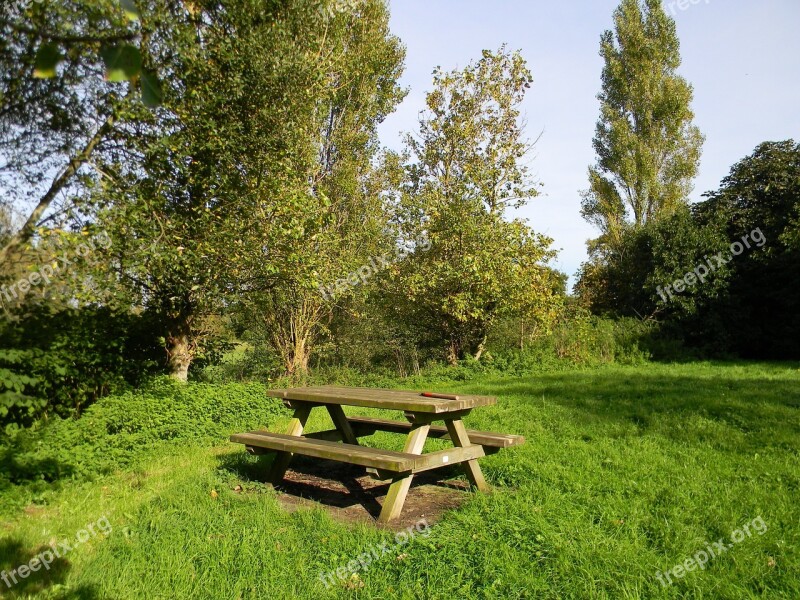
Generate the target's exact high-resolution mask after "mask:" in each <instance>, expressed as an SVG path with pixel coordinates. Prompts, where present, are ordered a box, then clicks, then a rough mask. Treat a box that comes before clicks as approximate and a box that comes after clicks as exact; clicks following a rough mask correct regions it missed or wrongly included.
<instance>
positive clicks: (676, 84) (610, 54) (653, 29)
mask: <svg viewBox="0 0 800 600" xmlns="http://www.w3.org/2000/svg"><path fill="white" fill-rule="evenodd" d="M614 24H615V28H614V31H613V32H612V31H606V32H605V33H604V34H603V36H602V39H601V43H600V55H601V56H602V57H603V60H604V61H605V66H604V68H603V87H602V92H601V93H600V95H599V96H598V99H599V100H600V119H599V121H598V123H597V129H596V133H595V137H594V148H595V151H596V152H597V164H596V165H595V166H593V167H590V168H589V189H588V191H586V192H584V194H583V203H582V214H583V216H584V218H585V219H586V220H587V221H589V222H590V223H592V224H593V225H595V226H597V227H598V228H599V230H600V232H601V237H600V239H599V240H598V242H597V244H599V245H601V246H602V245H614V244H617V243H619V242H620V241H621V239H622V237H623V235H624V233H625V231H626V230H627V229H628V228H630V227H634V228H637V227H641V226H643V225H644V224H645V223H647V222H648V221H650V220H653V219H658V218H660V217H661V216H664V215H669V214H671V213H672V212H674V211H675V210H676V209H677V208H678V207H679V206H680V205H682V204H683V203H685V202H686V200H687V196H688V194H689V192H690V191H691V181H692V179H693V178H694V176H695V175H696V174H697V168H698V164H699V160H700V150H701V146H702V142H703V137H702V135H701V134H700V131H699V130H698V128H697V127H695V126H694V125H692V119H693V118H694V115H693V113H692V110H691V108H690V105H691V101H692V87H691V86H690V85H689V84H688V83H687V82H686V81H685V80H684V79H683V78H682V77H680V76H679V75H677V69H678V67H679V66H680V62H681V59H680V51H679V50H680V45H679V42H678V37H677V34H676V31H675V22H674V21H673V20H672V19H671V18H670V17H669V16H668V15H667V14H666V12H665V11H664V8H663V6H662V2H661V1H660V0H622V3H621V4H620V6H619V7H618V8H617V10H616V12H615V13H614ZM595 248H596V246H595ZM593 249H594V248H593Z"/></svg>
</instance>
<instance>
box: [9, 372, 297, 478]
mask: <svg viewBox="0 0 800 600" xmlns="http://www.w3.org/2000/svg"><path fill="white" fill-rule="evenodd" d="M284 412H285V409H284V408H283V405H282V404H281V403H280V402H279V401H277V400H274V399H268V398H267V397H266V396H265V394H264V386H263V385H262V384H256V383H251V384H228V385H224V386H222V385H211V384H200V383H190V384H187V385H181V384H178V383H175V382H173V381H172V380H170V379H168V378H158V379H155V380H153V381H152V382H150V383H148V384H147V385H146V386H144V387H143V388H142V389H141V390H138V391H128V392H124V393H122V394H118V395H113V396H108V397H105V398H102V399H101V400H99V401H98V402H97V403H95V404H94V405H93V406H91V407H89V408H88V409H87V410H86V411H85V412H84V414H83V415H82V416H81V417H80V418H61V417H56V418H53V419H51V420H48V421H46V422H44V421H43V422H39V423H37V424H36V425H35V426H34V427H32V428H30V429H27V430H20V431H17V432H15V433H14V434H12V435H11V436H9V437H7V438H6V440H5V444H4V446H0V456H2V461H1V462H0V464H1V465H2V466H0V479H5V480H6V483H7V484H8V483H21V482H24V481H35V480H40V481H46V482H52V481H56V480H59V479H63V478H77V479H89V478H92V477H93V476H95V475H102V474H105V473H108V472H111V471H113V470H115V469H120V468H124V467H125V466H126V465H129V464H131V463H133V462H134V461H136V460H137V459H138V458H139V457H140V456H142V455H145V454H147V453H148V452H149V451H150V450H152V449H154V448H156V447H157V446H159V445H162V444H164V443H167V442H169V441H180V443H181V444H198V445H202V444H213V443H218V442H220V441H222V440H225V439H226V438H227V436H228V435H230V434H231V433H233V432H234V431H235V430H240V429H255V428H259V427H262V426H267V425H269V424H270V423H271V422H272V421H273V420H274V419H275V418H276V416H278V415H280V414H283V413H284Z"/></svg>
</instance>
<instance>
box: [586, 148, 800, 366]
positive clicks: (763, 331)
mask: <svg viewBox="0 0 800 600" xmlns="http://www.w3.org/2000/svg"><path fill="white" fill-rule="evenodd" d="M707 196H708V199H707V200H705V201H704V202H700V203H698V204H696V205H694V206H693V207H692V209H691V211H690V210H688V209H680V210H677V211H676V212H674V213H673V214H672V215H670V216H665V217H662V218H661V219H659V220H658V221H655V222H650V223H647V224H645V225H644V226H642V227H641V228H639V229H638V230H635V231H633V230H632V231H627V232H626V233H625V234H623V235H622V236H621V238H620V241H619V243H618V244H617V246H616V247H614V248H605V249H604V250H603V252H602V253H600V252H598V253H596V254H595V255H594V256H593V257H592V259H591V260H590V261H589V262H588V263H586V264H584V265H583V267H582V270H581V275H580V279H579V281H578V284H577V286H576V291H577V292H578V294H579V296H580V298H581V301H582V302H583V304H584V305H585V306H587V307H589V308H591V310H592V311H593V312H595V313H598V314H605V315H610V316H620V315H622V316H634V315H636V316H640V317H646V318H653V319H657V320H658V321H659V322H660V323H661V324H662V327H661V328H660V334H663V335H664V336H665V338H666V339H667V340H682V342H683V343H684V344H685V345H687V346H688V347H690V348H697V349H702V350H703V351H704V352H705V353H707V354H711V355H716V356H724V355H738V356H743V357H759V358H796V357H797V356H798V354H797V352H798V346H797V343H796V340H797V335H798V332H800V323H798V321H797V315H798V310H800V307H798V304H797V294H796V292H795V287H796V286H795V285H794V282H795V281H796V280H797V276H798V272H797V269H798V264H800V262H799V261H798V258H799V257H800V246H798V244H797V241H796V239H797V238H796V227H797V225H796V224H797V222H798V214H800V212H799V211H800V205H798V198H800V146H798V145H797V144H795V143H794V142H793V141H791V140H790V141H786V142H770V143H764V144H761V145H760V146H759V147H758V148H756V150H755V151H754V153H753V154H752V155H751V156H748V157H747V158H745V159H743V160H742V161H740V162H739V163H737V164H736V165H735V166H734V167H733V168H732V169H731V173H730V175H728V176H727V177H726V178H725V179H724V180H723V182H722V185H721V187H720V189H719V190H718V191H717V192H713V193H710V194H708V195H707ZM743 240H747V241H746V243H743V242H742V241H743ZM737 244H738V247H737V246H736V245H737ZM715 256H719V257H720V260H717V259H716V258H709V257H715ZM687 273H694V274H695V275H702V278H700V277H697V278H696V279H695V283H694V285H686V286H684V287H685V289H683V290H682V291H677V290H676V289H675V287H674V282H675V281H678V280H685V279H686V276H687ZM668 286H669V288H668ZM670 288H672V289H670Z"/></svg>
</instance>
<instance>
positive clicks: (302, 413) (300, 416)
mask: <svg viewBox="0 0 800 600" xmlns="http://www.w3.org/2000/svg"><path fill="white" fill-rule="evenodd" d="M311 408H312V407H311V406H299V407H297V408H296V409H295V411H294V418H293V419H292V420H291V421H290V422H289V427H288V428H287V430H286V435H296V436H301V435H303V428H304V427H305V426H306V422H307V421H308V415H309V414H310V413H311ZM292 456H293V454H292V453H291V452H278V453H277V455H276V456H275V459H274V460H273V461H272V468H271V469H270V472H269V477H268V479H269V481H271V482H272V483H273V484H277V483H280V482H281V480H282V479H283V476H284V475H286V469H288V468H289V463H290V462H291V460H292Z"/></svg>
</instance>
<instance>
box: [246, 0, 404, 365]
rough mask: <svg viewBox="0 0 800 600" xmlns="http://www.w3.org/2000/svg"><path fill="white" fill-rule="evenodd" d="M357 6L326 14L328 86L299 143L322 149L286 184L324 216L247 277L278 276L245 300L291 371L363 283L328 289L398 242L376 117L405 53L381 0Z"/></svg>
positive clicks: (392, 94)
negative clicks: (385, 195) (387, 202)
mask: <svg viewBox="0 0 800 600" xmlns="http://www.w3.org/2000/svg"><path fill="white" fill-rule="evenodd" d="M352 4H353V5H352V6H351V7H349V8H347V7H346V6H345V7H344V8H345V9H343V10H339V11H337V12H335V13H333V14H331V15H330V16H329V19H328V20H327V21H326V24H325V30H324V31H325V37H324V38H323V39H322V40H321V41H320V42H319V43H320V49H319V52H318V54H321V55H322V56H323V57H324V58H323V59H321V60H317V68H318V78H319V81H320V85H319V86H317V87H315V88H313V89H312V92H313V96H311V97H310V98H309V99H310V101H311V104H309V105H308V108H309V111H308V112H307V113H306V114H305V115H304V117H303V118H304V122H305V125H304V128H303V134H304V135H305V136H306V137H304V138H303V139H301V140H300V141H299V143H300V144H304V145H305V146H304V147H307V148H309V149H313V150H315V154H314V155H310V154H309V155H308V156H307V158H308V160H305V161H304V162H303V163H302V164H298V165H297V166H296V173H297V174H298V175H299V177H298V179H297V181H296V182H294V184H293V187H291V188H286V191H285V192H284V193H288V194H291V195H294V196H296V197H304V198H306V199H307V201H308V202H309V203H310V206H313V216H314V217H315V218H313V219H309V220H308V221H307V223H306V224H305V226H304V238H303V239H302V240H299V241H298V243H296V244H293V245H291V246H290V247H287V246H284V247H283V249H282V248H281V247H275V246H274V245H273V246H271V249H270V254H271V258H273V259H275V260H276V261H277V262H274V263H268V262H264V261H261V260H259V261H257V262H256V263H255V264H252V265H251V267H252V268H251V269H250V270H249V275H248V277H249V278H255V279H260V280H265V279H269V280H270V284H269V285H268V286H262V287H261V288H260V289H258V290H254V292H255V293H252V294H246V295H243V296H242V297H241V298H240V301H239V302H238V304H239V305H240V306H241V307H242V308H243V309H244V310H245V311H246V312H247V313H248V314H249V315H250V316H251V322H255V323H257V324H258V326H259V327H260V328H262V329H264V330H266V331H265V334H266V335H265V336H264V337H265V338H266V339H267V340H269V343H270V345H271V346H272V347H273V349H274V350H275V352H276V353H277V354H278V355H279V356H280V358H281V361H282V363H283V365H284V367H285V370H286V372H287V373H289V374H300V373H303V372H305V371H306V370H307V368H308V363H309V360H310V358H311V353H312V351H313V348H314V346H315V344H316V340H317V338H318V337H319V334H320V333H321V332H322V331H323V330H324V323H325V322H328V321H330V319H331V316H332V312H333V310H334V309H335V308H336V307H339V308H340V309H344V308H345V307H346V305H347V302H348V298H349V297H350V296H351V294H352V293H353V292H354V291H355V290H353V289H349V290H348V291H347V292H345V293H338V294H336V293H334V294H330V293H328V292H325V291H324V290H326V289H332V288H334V287H335V284H336V281H337V280H341V279H342V278H347V277H349V276H350V274H351V273H352V272H355V271H357V270H358V269H362V268H363V267H364V265H365V264H368V263H370V261H371V259H372V258H373V257H376V256H380V255H382V254H383V253H384V252H385V251H386V249H387V244H388V242H389V239H388V236H387V225H386V212H385V210H384V203H383V200H382V190H384V189H385V187H386V185H385V183H384V180H385V178H386V175H385V173H384V168H385V163H383V162H380V161H377V151H378V148H379V146H378V139H377V125H378V123H380V122H381V121H382V120H383V118H384V117H385V116H386V115H388V114H389V113H391V112H392V111H393V110H394V107H395V106H396V105H397V103H398V102H399V101H400V100H401V99H402V98H403V96H404V92H403V91H402V90H401V89H400V87H399V86H398V83H397V80H398V79H399V77H400V74H401V72H402V69H403V60H404V56H405V52H404V50H403V48H402V45H401V44H400V41H399V40H398V39H397V38H396V37H395V36H394V35H392V34H391V33H390V31H389V12H388V8H387V6H386V4H385V3H384V2H383V1H382V0H365V1H362V2H358V3H352ZM309 183H310V186H309ZM265 267H267V268H274V269H275V270H274V271H272V272H267V270H266V269H265ZM321 290H322V291H321ZM359 291H361V292H363V291H364V288H363V287H362V288H361V290H359Z"/></svg>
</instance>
